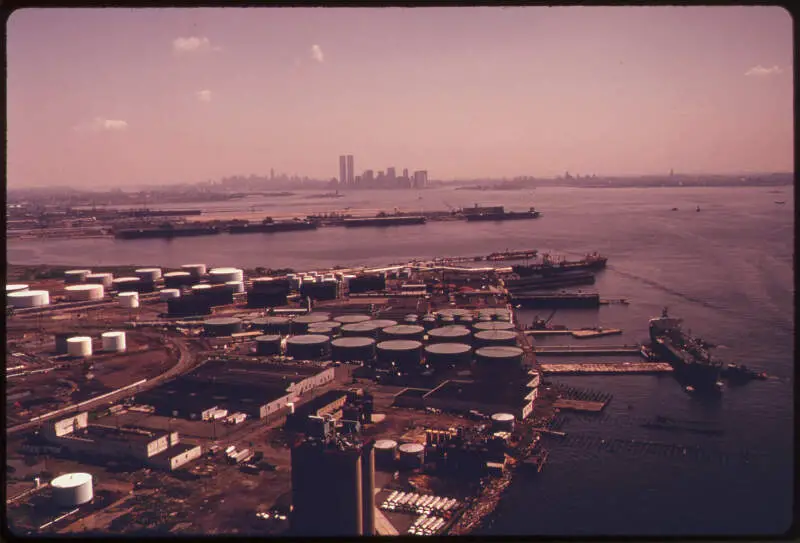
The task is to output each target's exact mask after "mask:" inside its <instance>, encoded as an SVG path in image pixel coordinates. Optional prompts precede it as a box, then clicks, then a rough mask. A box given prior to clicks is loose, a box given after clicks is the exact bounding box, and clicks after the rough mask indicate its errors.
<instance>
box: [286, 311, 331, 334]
mask: <svg viewBox="0 0 800 543" xmlns="http://www.w3.org/2000/svg"><path fill="white" fill-rule="evenodd" d="M329 318H330V314H329V313H313V312H312V313H308V314H306V315H300V316H299V317H296V318H295V319H294V321H292V334H305V333H306V332H307V331H308V326H309V325H310V324H315V323H318V322H327V321H328V320H329Z"/></svg>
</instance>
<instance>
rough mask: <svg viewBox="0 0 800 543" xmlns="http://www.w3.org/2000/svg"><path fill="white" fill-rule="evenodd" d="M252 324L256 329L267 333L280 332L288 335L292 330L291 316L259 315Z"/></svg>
mask: <svg viewBox="0 0 800 543" xmlns="http://www.w3.org/2000/svg"><path fill="white" fill-rule="evenodd" d="M251 324H252V325H253V328H255V329H256V330H261V331H262V332H264V333H266V334H280V335H282V336H288V335H289V333H290V332H291V324H292V321H291V320H290V319H289V317H277V316H270V317H258V318H257V319H253V320H252V322H251Z"/></svg>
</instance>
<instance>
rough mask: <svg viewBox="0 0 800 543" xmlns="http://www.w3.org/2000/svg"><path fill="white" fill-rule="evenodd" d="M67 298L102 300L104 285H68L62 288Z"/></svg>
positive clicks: (77, 300) (82, 300) (73, 299)
mask: <svg viewBox="0 0 800 543" xmlns="http://www.w3.org/2000/svg"><path fill="white" fill-rule="evenodd" d="M64 292H65V293H66V295H67V300H69V301H71V302H85V301H89V300H102V299H103V296H105V293H106V291H105V287H103V285H99V284H96V283H87V284H84V285H70V286H68V287H66V288H65V289H64Z"/></svg>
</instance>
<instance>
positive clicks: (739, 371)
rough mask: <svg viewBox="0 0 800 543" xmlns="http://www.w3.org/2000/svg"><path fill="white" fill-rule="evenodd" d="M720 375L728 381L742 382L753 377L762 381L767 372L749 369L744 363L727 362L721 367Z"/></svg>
mask: <svg viewBox="0 0 800 543" xmlns="http://www.w3.org/2000/svg"><path fill="white" fill-rule="evenodd" d="M722 376H723V377H724V378H725V379H728V380H729V381H732V382H737V383H742V382H747V381H751V380H754V379H758V380H760V381H763V380H765V379H766V378H767V373H766V372H764V371H762V372H758V371H756V370H753V369H750V368H748V367H747V366H745V365H744V364H741V365H740V364H728V365H727V366H725V367H724V368H722Z"/></svg>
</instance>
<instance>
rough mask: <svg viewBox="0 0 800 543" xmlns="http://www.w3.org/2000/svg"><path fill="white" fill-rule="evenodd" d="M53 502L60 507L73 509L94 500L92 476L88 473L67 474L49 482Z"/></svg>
mask: <svg viewBox="0 0 800 543" xmlns="http://www.w3.org/2000/svg"><path fill="white" fill-rule="evenodd" d="M50 487H51V488H52V489H53V500H54V501H55V502H56V504H57V505H59V506H60V507H75V506H78V505H83V504H85V503H89V502H90V501H92V498H94V489H93V487H92V476H91V475H90V474H88V473H67V474H65V475H59V476H58V477H56V478H55V479H53V480H52V481H50Z"/></svg>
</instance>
